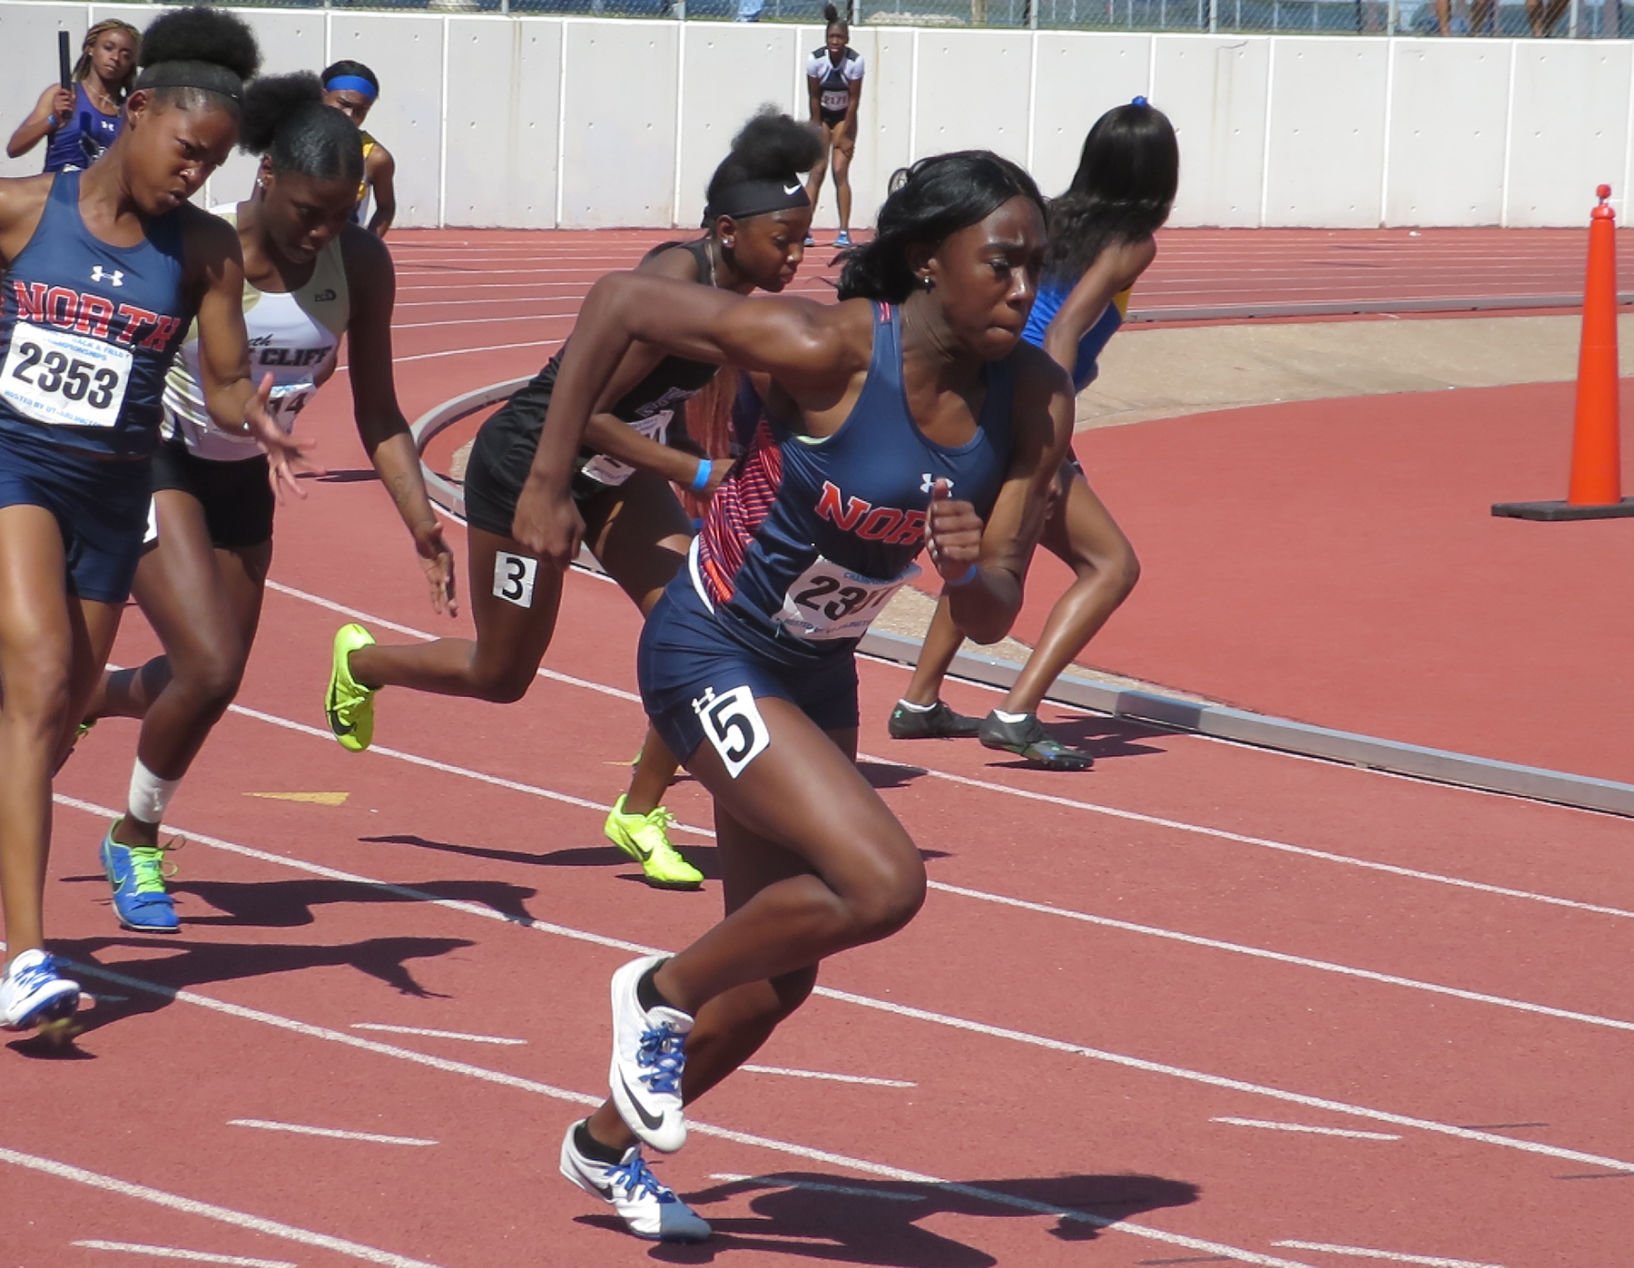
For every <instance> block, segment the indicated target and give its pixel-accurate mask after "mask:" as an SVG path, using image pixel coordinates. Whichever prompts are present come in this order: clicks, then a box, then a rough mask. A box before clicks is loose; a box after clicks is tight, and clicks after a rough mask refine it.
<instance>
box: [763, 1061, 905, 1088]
mask: <svg viewBox="0 0 1634 1268" xmlns="http://www.w3.org/2000/svg"><path fill="white" fill-rule="evenodd" d="M738 1069H740V1070H747V1071H749V1072H750V1073H751V1074H781V1075H783V1076H784V1077H786V1078H790V1079H827V1080H828V1081H829V1082H831V1083H861V1084H863V1085H865V1086H867V1087H918V1086H919V1085H918V1084H917V1083H907V1082H904V1081H903V1080H902V1079H873V1078H867V1077H865V1076H863V1075H860V1074H826V1073H824V1072H823V1071H822V1070H789V1069H785V1068H784V1067H783V1066H779V1065H740V1066H739V1067H738Z"/></svg>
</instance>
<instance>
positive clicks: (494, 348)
mask: <svg viewBox="0 0 1634 1268" xmlns="http://www.w3.org/2000/svg"><path fill="white" fill-rule="evenodd" d="M561 342H562V341H561V340H560V339H533V340H530V341H529V342H527V343H490V344H482V345H480V346H478V347H475V348H449V349H447V350H445V351H443V352H420V353H416V354H415V355H414V356H412V357H393V358H392V364H393V365H401V364H403V362H405V361H435V360H437V358H439V357H463V356H465V355H466V354H467V353H477V352H508V351H510V350H511V349H513V348H554V347H555V346H556V345H557V344H559V343H561ZM351 368H352V365H351V362H346V363H345V364H343V365H337V366H336V367H335V373H336V374H345V373H346V372H347V371H349V370H350V369H351ZM426 637H427V638H432V637H435V636H434V635H430V634H428V635H426Z"/></svg>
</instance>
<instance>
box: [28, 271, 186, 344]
mask: <svg viewBox="0 0 1634 1268" xmlns="http://www.w3.org/2000/svg"><path fill="white" fill-rule="evenodd" d="M99 267H100V266H99ZM112 276H113V274H109V277H110V278H111V277H112ZM119 276H120V277H121V279H122V278H123V274H120V275H119ZM123 284H124V283H123V281H122V280H121V281H119V282H111V281H110V285H115V286H122V285H123ZM11 293H12V298H13V299H14V300H15V301H16V303H17V320H18V321H20V322H27V323H28V324H30V325H34V326H55V327H57V328H58V329H60V330H70V331H73V332H74V333H76V334H82V335H91V336H93V337H95V338H98V339H105V340H108V341H109V342H111V343H117V344H120V345H121V346H123V347H126V348H129V347H132V346H135V347H140V348H141V349H143V350H144V351H147V352H164V351H166V350H167V348H168V347H169V345H170V344H171V342H172V341H173V340H174V339H175V338H176V336H177V335H178V334H179V333H180V332H181V326H182V323H181V319H180V318H178V317H169V316H165V315H163V314H160V313H156V312H154V311H153V310H152V309H150V308H143V307H141V306H140V305H138V304H127V303H125V302H124V301H123V300H121V301H119V303H118V304H115V303H114V301H113V300H111V299H108V298H107V297H106V296H103V295H96V294H89V293H87V292H85V291H77V290H74V289H72V288H70V287H67V286H48V285H46V284H45V283H44V282H23V281H15V280H14V281H13V282H12V284H11Z"/></svg>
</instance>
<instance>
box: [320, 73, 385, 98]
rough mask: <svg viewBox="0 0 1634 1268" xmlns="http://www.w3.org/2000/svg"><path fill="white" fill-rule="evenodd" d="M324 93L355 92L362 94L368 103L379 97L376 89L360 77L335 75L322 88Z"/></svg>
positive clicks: (378, 91) (378, 90)
mask: <svg viewBox="0 0 1634 1268" xmlns="http://www.w3.org/2000/svg"><path fill="white" fill-rule="evenodd" d="M323 90H324V91H325V92H356V93H362V94H363V95H364V96H365V97H367V98H368V99H369V100H370V101H373V100H374V99H375V98H376V97H378V96H379V95H380V89H378V88H376V87H375V86H374V85H373V84H371V83H370V82H369V81H368V80H367V79H365V78H363V76H362V75H336V76H335V77H334V78H333V79H331V80H329V81H328V82H327V83H326V84H324V86H323Z"/></svg>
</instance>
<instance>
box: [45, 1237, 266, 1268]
mask: <svg viewBox="0 0 1634 1268" xmlns="http://www.w3.org/2000/svg"><path fill="white" fill-rule="evenodd" d="M70 1244H71V1245H74V1246H81V1247H84V1249H86V1250H116V1251H120V1252H121V1253H123V1254H126V1255H151V1256H152V1257H153V1258H154V1259H168V1260H170V1261H171V1262H172V1263H189V1264H231V1265H234V1268H296V1266H295V1265H294V1264H292V1263H290V1262H289V1261H288V1260H287V1259H245V1258H243V1257H242V1256H239V1255H207V1254H205V1252H204V1251H202V1250H181V1249H180V1248H178V1247H175V1246H144V1245H143V1244H142V1243H140V1242H104V1241H97V1240H91V1241H83V1242H72V1243H70Z"/></svg>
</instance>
